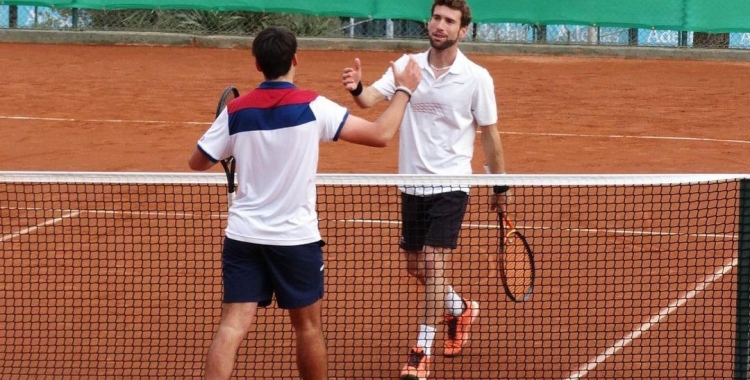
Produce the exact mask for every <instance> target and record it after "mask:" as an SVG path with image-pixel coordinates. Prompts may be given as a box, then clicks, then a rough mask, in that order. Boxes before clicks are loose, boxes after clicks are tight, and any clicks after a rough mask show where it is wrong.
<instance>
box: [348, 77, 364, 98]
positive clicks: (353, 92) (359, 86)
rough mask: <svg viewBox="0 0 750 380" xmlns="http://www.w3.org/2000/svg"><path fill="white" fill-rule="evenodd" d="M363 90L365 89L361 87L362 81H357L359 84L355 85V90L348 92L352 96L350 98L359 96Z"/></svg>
mask: <svg viewBox="0 0 750 380" xmlns="http://www.w3.org/2000/svg"><path fill="white" fill-rule="evenodd" d="M364 89H365V88H364V87H362V81H359V82H358V83H357V88H355V89H354V90H351V91H349V92H350V93H351V94H352V96H359V94H361V93H362V90H364Z"/></svg>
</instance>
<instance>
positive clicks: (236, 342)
mask: <svg viewBox="0 0 750 380" xmlns="http://www.w3.org/2000/svg"><path fill="white" fill-rule="evenodd" d="M257 312H258V303H257V302H243V303H225V304H223V305H222V312H221V322H220V323H219V329H218V330H217V331H216V333H215V334H214V338H213V342H211V347H210V348H209V349H208V355H207V357H206V376H205V379H206V380H227V379H229V378H230V376H232V371H233V370H234V364H235V361H236V359H237V350H238V349H239V347H240V344H241V343H242V340H243V339H245V337H246V336H247V332H248V330H249V329H250V326H252V324H253V322H254V321H255V315H256V313H257Z"/></svg>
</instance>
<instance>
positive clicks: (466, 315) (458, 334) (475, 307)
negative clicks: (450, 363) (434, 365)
mask: <svg viewBox="0 0 750 380" xmlns="http://www.w3.org/2000/svg"><path fill="white" fill-rule="evenodd" d="M464 305H466V310H464V312H463V314H461V315H460V316H458V317H454V316H452V315H447V314H446V315H445V325H446V326H447V328H448V331H446V332H445V344H444V346H443V356H456V355H458V354H459V353H461V349H462V348H463V347H464V345H465V344H466V342H468V341H469V330H470V329H471V324H472V323H474V322H475V321H476V320H477V318H478V317H479V302H477V301H467V300H464Z"/></svg>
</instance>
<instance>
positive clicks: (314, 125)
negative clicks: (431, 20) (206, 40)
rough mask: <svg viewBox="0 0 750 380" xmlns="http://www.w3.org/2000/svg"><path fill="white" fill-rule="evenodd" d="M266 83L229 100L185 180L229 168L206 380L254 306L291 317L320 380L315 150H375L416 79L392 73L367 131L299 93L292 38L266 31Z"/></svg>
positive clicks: (262, 38)
mask: <svg viewBox="0 0 750 380" xmlns="http://www.w3.org/2000/svg"><path fill="white" fill-rule="evenodd" d="M252 51H253V56H254V57H255V66H256V68H257V69H258V70H259V71H262V72H263V75H264V77H265V81H263V82H262V83H261V84H260V86H259V87H258V88H257V89H255V90H254V91H252V92H249V93H247V94H245V95H243V96H240V97H239V98H237V99H235V100H233V101H232V102H230V103H229V105H228V106H227V109H225V110H224V111H223V112H222V113H221V114H220V115H219V117H218V118H217V119H216V120H215V121H214V123H213V125H211V127H210V128H209V129H208V131H207V132H206V133H205V134H204V135H203V137H201V138H200V140H199V141H198V146H197V148H196V150H195V151H194V152H193V154H192V156H191V157H190V159H189V166H190V168H191V169H193V170H208V169H210V168H211V167H213V166H214V165H215V164H216V163H217V162H218V161H219V160H221V159H224V158H227V157H230V156H234V157H235V159H236V160H237V174H238V180H239V183H238V188H237V197H236V199H235V201H234V204H233V205H232V207H231V208H230V210H229V219H228V222H227V227H226V231H225V233H226V238H225V240H224V248H223V253H222V264H223V267H222V276H223V282H224V299H223V305H222V315H221V322H220V324H219V327H218V330H217V331H216V334H215V335H214V338H213V342H212V343H211V347H210V348H209V351H208V355H207V358H206V367H205V378H206V379H210V380H216V379H229V378H230V376H231V374H232V371H233V369H234V365H235V361H236V355H237V350H238V347H239V346H240V344H241V342H242V340H243V339H244V338H245V337H246V336H247V333H248V330H249V329H250V327H251V325H252V324H253V323H254V321H255V317H256V313H257V310H258V306H261V307H265V306H268V305H270V303H271V299H272V297H273V296H274V295H275V297H276V302H277V304H278V306H279V307H280V308H282V309H286V310H288V312H289V316H290V319H291V324H292V327H293V329H294V333H295V335H296V359H297V368H298V369H299V373H300V376H301V377H302V379H305V380H323V379H327V367H328V363H327V355H326V344H325V339H324V336H323V327H322V322H321V299H322V297H323V266H324V264H323V253H322V248H321V247H322V246H323V245H324V243H323V241H322V240H321V235H320V232H319V229H318V216H317V213H316V211H315V201H316V190H315V176H316V171H317V166H318V150H319V147H318V145H319V142H321V141H323V142H328V141H337V140H344V141H349V142H352V143H356V144H362V145H368V146H376V147H383V146H386V144H387V143H388V141H390V140H391V139H392V138H393V136H394V135H395V134H396V130H397V129H398V126H399V123H400V122H401V119H402V117H403V115H404V110H405V108H406V105H407V103H408V102H409V98H410V96H411V93H412V92H413V91H414V90H415V89H416V88H417V85H418V84H419V81H420V78H421V71H420V70H419V66H418V65H417V63H416V62H415V61H409V62H404V64H402V68H403V71H399V70H398V69H396V68H395V66H394V67H393V73H394V74H393V80H394V83H395V85H396V86H397V88H396V89H395V91H396V92H395V94H394V96H393V98H392V100H391V102H390V104H389V106H388V108H387V109H386V110H385V111H384V112H383V114H382V115H381V116H380V117H379V118H378V119H377V120H376V121H375V122H369V121H367V120H364V119H361V118H359V117H356V116H353V115H350V114H349V111H348V110H347V109H346V108H344V107H342V106H340V105H338V104H336V103H334V102H332V101H331V100H328V99H326V98H324V97H322V96H320V95H318V94H317V93H315V92H313V91H309V90H302V89H299V88H297V87H296V86H295V85H294V84H293V83H294V76H295V72H296V69H297V66H298V63H299V62H298V58H297V55H296V52H297V39H296V36H295V35H294V34H293V33H292V32H291V31H289V30H288V29H285V28H279V27H270V28H267V29H265V30H263V31H262V32H261V33H260V34H258V36H257V37H255V39H254V40H253V46H252Z"/></svg>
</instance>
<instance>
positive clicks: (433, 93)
mask: <svg viewBox="0 0 750 380" xmlns="http://www.w3.org/2000/svg"><path fill="white" fill-rule="evenodd" d="M427 57H428V52H423V53H419V54H416V55H414V58H415V59H416V61H417V63H418V64H419V66H420V67H421V68H422V81H421V82H420V83H419V87H417V90H416V91H415V92H414V93H413V95H412V97H411V101H410V102H409V105H408V106H407V107H406V113H405V115H404V119H403V121H402V122H401V131H400V142H399V143H400V146H399V163H398V171H399V173H401V174H441V175H452V174H458V175H466V174H471V172H472V170H471V159H472V156H473V155H474V138H475V137H476V132H477V127H478V126H485V125H491V124H495V123H497V104H496V103H495V85H494V82H493V80H492V76H490V73H489V72H488V71H487V70H486V69H485V68H483V67H481V66H479V65H477V64H476V63H474V62H471V61H470V60H469V59H468V58H467V57H466V56H465V55H464V54H463V53H461V51H460V50H459V51H458V55H457V56H456V60H455V61H454V62H453V65H451V67H450V69H449V70H448V72H447V73H445V74H443V75H442V76H440V77H439V78H435V76H434V74H433V72H432V70H431V69H430V66H429V63H428V61H427ZM408 59H409V55H404V56H402V57H401V58H399V59H398V61H396V67H397V68H398V69H399V70H401V69H403V68H404V67H405V66H406V63H407V62H408ZM372 86H373V87H374V88H375V89H377V90H378V91H379V92H380V93H381V94H383V95H385V96H386V97H387V98H388V99H390V98H391V97H392V96H393V94H394V93H395V90H396V87H395V84H394V79H393V72H392V70H391V69H388V71H386V73H385V74H384V75H383V76H382V77H381V78H380V79H379V80H378V81H376V82H375V83H373V85H372ZM451 190H456V189H455V188H450V187H444V188H413V187H407V188H403V189H402V191H405V192H407V193H410V194H416V195H427V194H433V193H440V192H445V191H451ZM464 190H465V191H468V189H464Z"/></svg>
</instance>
